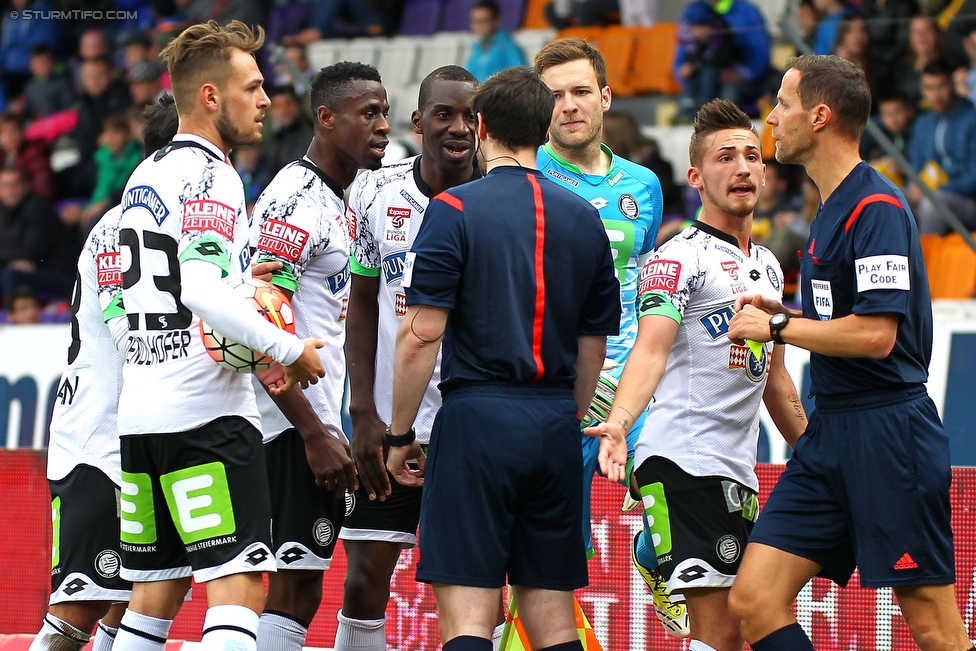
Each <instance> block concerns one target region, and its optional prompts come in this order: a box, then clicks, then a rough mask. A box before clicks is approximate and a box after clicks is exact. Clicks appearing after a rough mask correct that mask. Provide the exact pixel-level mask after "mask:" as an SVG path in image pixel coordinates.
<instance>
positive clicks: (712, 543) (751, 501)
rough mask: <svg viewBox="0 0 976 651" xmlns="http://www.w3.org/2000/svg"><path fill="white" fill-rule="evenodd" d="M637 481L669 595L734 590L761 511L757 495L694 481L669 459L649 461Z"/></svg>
mask: <svg viewBox="0 0 976 651" xmlns="http://www.w3.org/2000/svg"><path fill="white" fill-rule="evenodd" d="M634 477H635V478H636V481H637V486H638V487H639V490H640V499H641V503H642V505H643V507H644V515H645V517H646V519H647V523H648V526H649V527H650V530H651V535H652V537H653V540H654V551H655V552H656V553H657V562H658V571H659V572H661V575H662V576H663V577H664V579H665V580H666V581H667V583H668V590H669V591H670V592H672V593H675V592H676V593H680V592H682V591H683V590H686V589H688V588H729V587H731V586H732V581H734V580H735V575H736V573H737V572H738V571H739V564H740V563H741V562H742V552H743V551H744V550H745V546H746V542H747V541H748V539H749V532H751V531H752V527H753V524H754V522H755V520H756V516H757V515H758V512H759V502H758V499H757V496H756V493H755V491H753V490H751V489H750V488H748V487H746V486H743V485H742V484H740V483H738V482H736V481H733V480H731V479H726V478H724V477H715V476H711V477H694V476H692V475H689V474H688V473H686V472H685V471H684V470H682V469H681V468H680V467H679V466H678V465H677V464H676V463H674V462H673V461H671V460H670V459H665V458H664V457H649V458H648V459H647V460H645V461H644V463H642V464H641V466H640V468H638V469H637V470H636V471H634ZM635 499H636V497H635Z"/></svg>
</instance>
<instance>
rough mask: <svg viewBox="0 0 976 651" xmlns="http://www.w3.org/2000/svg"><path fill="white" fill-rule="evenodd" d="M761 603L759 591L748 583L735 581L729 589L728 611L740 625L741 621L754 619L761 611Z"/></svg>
mask: <svg viewBox="0 0 976 651" xmlns="http://www.w3.org/2000/svg"><path fill="white" fill-rule="evenodd" d="M761 608H762V604H761V601H760V593H759V591H758V590H753V589H751V588H750V586H749V585H748V584H746V583H745V582H741V581H736V582H735V583H733V584H732V590H730V591H729V613H730V614H731V615H732V618H733V619H734V620H735V621H736V622H738V623H739V624H740V626H741V625H742V623H743V622H746V621H750V620H752V619H755V618H756V617H757V616H758V615H759V614H760V613H761Z"/></svg>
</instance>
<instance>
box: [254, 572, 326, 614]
mask: <svg viewBox="0 0 976 651" xmlns="http://www.w3.org/2000/svg"><path fill="white" fill-rule="evenodd" d="M321 603H322V572H319V571H303V570H299V571H280V572H275V573H274V574H270V575H268V598H267V601H266V603H265V610H271V611H276V612H282V613H286V614H288V615H290V616H292V617H293V618H294V619H296V620H297V621H299V622H311V621H312V618H313V617H315V613H316V612H318V609H319V605H320V604H321Z"/></svg>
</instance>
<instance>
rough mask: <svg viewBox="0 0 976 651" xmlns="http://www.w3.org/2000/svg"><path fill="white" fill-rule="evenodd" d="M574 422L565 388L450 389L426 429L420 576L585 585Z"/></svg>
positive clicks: (494, 583)
mask: <svg viewBox="0 0 976 651" xmlns="http://www.w3.org/2000/svg"><path fill="white" fill-rule="evenodd" d="M579 427H580V422H579V418H578V417H577V406H576V402H575V401H574V400H573V394H572V392H571V391H570V390H568V389H550V388H522V387H519V388H509V387H499V386H474V387H466V388H462V389H455V390H453V391H450V392H448V393H447V394H446V395H445V396H444V404H443V406H442V407H441V409H440V411H439V412H438V414H437V417H436V418H435V419H434V428H433V431H432V433H431V439H430V440H431V442H430V456H429V457H428V459H427V467H426V472H425V479H424V497H423V503H422V505H421V512H420V563H419V564H418V566H417V580H418V581H424V582H428V583H432V582H434V583H447V584H451V585H465V586H473V587H481V588H500V587H502V586H503V585H504V584H505V578H506V574H507V576H508V582H509V583H510V584H512V585H519V586H526V587H530V588H542V589H547V590H563V591H566V590H575V589H577V588H581V587H584V586H586V585H587V583H588V579H587V570H586V550H585V549H584V546H583V532H582V529H581V528H580V525H579V523H580V520H581V518H582V517H583V484H582V482H583V475H582V473H581V472H580V468H581V467H582V463H583V453H582V450H581V449H580V444H579Z"/></svg>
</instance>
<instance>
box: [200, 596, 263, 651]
mask: <svg viewBox="0 0 976 651" xmlns="http://www.w3.org/2000/svg"><path fill="white" fill-rule="evenodd" d="M258 622H259V618H258V614H257V613H256V612H254V611H253V610H251V609H250V608H245V607H244V606H235V605H230V604H225V605H222V606H211V607H210V608H208V609H207V616H206V617H204V619H203V637H202V638H200V644H201V645H202V646H203V648H204V650H205V651H257V648H258Z"/></svg>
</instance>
